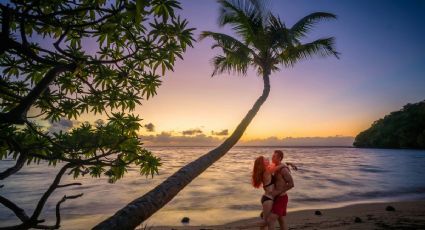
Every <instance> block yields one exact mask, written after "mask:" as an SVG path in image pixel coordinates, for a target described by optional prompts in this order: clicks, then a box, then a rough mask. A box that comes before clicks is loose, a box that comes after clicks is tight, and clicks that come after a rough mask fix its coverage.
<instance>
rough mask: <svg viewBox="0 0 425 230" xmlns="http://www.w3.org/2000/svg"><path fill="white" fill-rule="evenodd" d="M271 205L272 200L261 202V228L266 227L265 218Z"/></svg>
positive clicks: (264, 229) (262, 229)
mask: <svg viewBox="0 0 425 230" xmlns="http://www.w3.org/2000/svg"><path fill="white" fill-rule="evenodd" d="M272 207H273V200H268V201H264V202H263V220H264V222H263V224H262V225H261V227H260V229H261V230H266V229H267V218H268V217H269V215H270V213H271V211H272Z"/></svg>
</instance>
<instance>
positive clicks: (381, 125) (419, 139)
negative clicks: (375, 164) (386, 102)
mask: <svg viewBox="0 0 425 230" xmlns="http://www.w3.org/2000/svg"><path fill="white" fill-rule="evenodd" d="M353 145H354V146H356V147H366V148H415V149H425V101H421V102H418V103H415V104H407V105H405V106H403V108H402V109H401V110H399V111H396V112H392V113H390V114H388V115H386V116H385V117H384V118H381V119H379V120H377V121H375V122H373V124H372V126H371V127H370V128H369V129H367V130H365V131H363V132H361V133H359V134H358V135H357V136H356V139H355V141H354V144H353Z"/></svg>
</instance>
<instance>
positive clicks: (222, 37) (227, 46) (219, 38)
mask: <svg viewBox="0 0 425 230" xmlns="http://www.w3.org/2000/svg"><path fill="white" fill-rule="evenodd" d="M207 37H209V38H212V39H213V40H214V41H215V42H216V43H215V44H214V45H213V46H212V47H211V48H217V47H220V48H222V49H223V52H235V51H237V50H240V52H244V53H246V54H247V55H254V51H253V50H251V49H250V48H249V47H248V46H247V45H245V44H244V43H243V42H241V41H239V40H237V39H236V38H233V37H232V36H229V35H227V34H222V33H215V32H210V31H202V33H201V35H200V36H199V40H203V39H205V38H207Z"/></svg>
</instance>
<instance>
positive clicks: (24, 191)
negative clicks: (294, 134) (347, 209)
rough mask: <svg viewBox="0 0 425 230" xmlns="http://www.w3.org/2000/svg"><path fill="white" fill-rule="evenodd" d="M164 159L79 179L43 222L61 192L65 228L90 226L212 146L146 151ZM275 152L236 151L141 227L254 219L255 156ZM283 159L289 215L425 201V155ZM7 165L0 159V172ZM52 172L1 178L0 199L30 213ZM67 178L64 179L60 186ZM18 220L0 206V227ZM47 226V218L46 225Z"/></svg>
mask: <svg viewBox="0 0 425 230" xmlns="http://www.w3.org/2000/svg"><path fill="white" fill-rule="evenodd" d="M150 149H151V150H152V151H153V152H154V153H155V154H156V155H157V156H160V157H161V158H162V162H163V166H162V167H161V169H160V174H159V175H157V176H155V177H154V178H153V179H152V178H150V177H149V178H146V177H142V176H140V175H139V174H138V171H137V169H132V170H130V171H129V173H128V174H127V175H126V176H125V178H124V179H122V180H120V181H118V182H117V183H116V184H108V183H107V181H106V179H105V178H101V179H92V178H89V177H85V178H79V179H78V181H79V182H82V183H83V186H80V187H72V188H61V189H57V190H56V192H55V193H54V194H53V195H52V196H51V198H50V200H49V202H48V203H47V205H46V206H45V212H44V214H45V215H44V216H43V217H44V218H46V219H47V220H51V221H54V206H55V204H56V202H57V201H58V200H59V199H60V198H61V197H62V196H63V195H64V194H67V195H73V194H77V193H80V192H83V193H84V196H83V197H81V198H79V199H76V200H68V201H67V202H65V203H64V204H63V208H62V216H63V221H62V227H63V229H88V228H90V227H92V226H94V225H95V224H96V223H98V222H99V221H101V220H103V219H104V218H106V217H108V216H110V215H111V214H113V213H114V212H115V211H116V210H118V209H119V208H121V207H123V206H124V205H125V204H127V203H128V202H130V201H132V200H133V199H135V198H137V197H139V196H141V195H143V194H144V193H145V192H147V191H149V190H150V189H152V188H153V187H154V186H156V185H158V184H159V183H160V182H161V181H162V180H164V178H166V177H168V176H169V175H170V174H172V173H173V172H175V171H176V170H178V169H179V168H180V167H181V166H182V165H184V164H186V163H188V162H190V161H192V160H194V159H196V158H197V157H198V156H200V155H202V154H204V153H206V152H207V151H208V150H210V149H211V148H210V147H151V148H150ZM275 149H277V148H276V147H235V148H233V149H232V150H231V151H230V152H229V153H228V154H227V155H226V156H225V157H223V158H222V159H220V161H218V162H216V163H215V164H214V165H213V166H211V167H210V168H209V169H208V170H207V171H206V172H204V173H203V174H202V175H201V176H199V177H198V178H196V179H195V180H194V181H193V182H192V183H191V184H190V185H189V186H188V187H186V188H185V189H184V190H183V191H181V192H180V193H179V195H178V196H177V197H175V198H174V199H173V200H172V201H171V202H170V203H169V204H167V205H166V206H165V207H164V208H163V209H161V210H160V211H159V212H158V213H156V214H155V215H153V216H152V217H151V218H150V219H149V220H148V221H147V222H145V224H147V225H150V226H152V225H180V220H181V219H182V218H183V217H185V216H187V217H189V218H190V219H191V222H190V224H193V225H201V224H222V223H226V222H231V221H235V220H239V219H242V218H249V217H255V216H258V214H259V213H260V209H261V204H260V196H261V194H262V190H261V189H254V188H253V187H252V186H251V185H250V173H251V169H252V165H253V161H254V159H255V158H256V157H257V156H260V155H264V156H268V157H270V156H271V153H272V152H273V150H275ZM280 149H282V150H284V152H285V159H286V160H287V161H290V162H294V163H296V164H297V165H298V166H299V168H300V169H299V171H297V172H293V173H292V175H293V178H294V180H295V188H294V189H292V190H291V191H290V192H289V210H300V209H311V208H329V207H338V206H344V205H347V204H353V203H362V202H370V201H374V202H375V201H378V202H379V201H388V200H391V201H394V200H411V199H425V179H424V178H425V177H424V175H423V174H424V169H425V151H423V150H382V149H356V148H324V147H321V148H280ZM12 164H13V161H0V170H2V171H3V170H4V169H5V168H7V167H9V166H11V165H12ZM57 171H58V168H53V167H49V168H46V167H36V166H33V165H30V166H26V167H24V168H23V169H22V170H21V171H20V172H19V173H18V174H16V175H14V176H12V177H10V178H8V179H7V180H5V181H1V182H2V184H4V187H3V188H1V189H0V194H1V195H2V196H5V197H7V198H9V199H11V200H14V201H16V202H17V204H18V205H19V206H21V207H23V208H24V209H26V211H27V213H28V214H29V215H30V214H31V213H32V211H33V208H34V206H35V203H34V202H36V201H38V199H39V198H40V196H41V195H42V193H43V192H44V191H45V188H46V187H47V186H48V185H49V184H50V183H51V180H52V178H53V176H54V174H55V173H56V172H57ZM67 181H68V182H69V181H72V178H70V177H66V178H64V182H67ZM13 223H18V222H17V219H16V217H15V216H14V215H13V214H12V213H11V212H10V211H9V210H7V209H5V208H4V207H3V206H0V226H6V225H8V224H13ZM47 223H49V221H48V222H47Z"/></svg>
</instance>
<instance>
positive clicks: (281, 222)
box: [277, 216, 288, 230]
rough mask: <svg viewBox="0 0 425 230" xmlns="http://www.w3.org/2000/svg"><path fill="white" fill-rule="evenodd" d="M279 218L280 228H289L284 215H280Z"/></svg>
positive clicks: (285, 229)
mask: <svg viewBox="0 0 425 230" xmlns="http://www.w3.org/2000/svg"><path fill="white" fill-rule="evenodd" d="M277 220H278V221H279V227H280V230H288V225H287V223H286V220H285V217H284V216H279V218H278V219H277Z"/></svg>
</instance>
